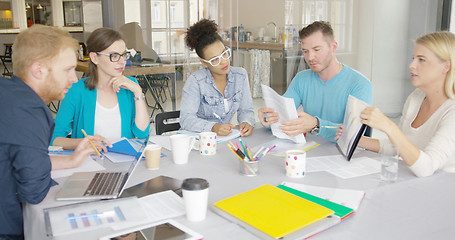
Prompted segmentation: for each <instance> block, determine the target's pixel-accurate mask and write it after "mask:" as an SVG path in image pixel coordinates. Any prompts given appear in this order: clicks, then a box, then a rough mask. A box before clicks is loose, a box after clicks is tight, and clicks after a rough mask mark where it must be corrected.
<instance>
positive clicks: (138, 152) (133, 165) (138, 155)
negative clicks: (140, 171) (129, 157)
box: [119, 134, 150, 196]
mask: <svg viewBox="0 0 455 240" xmlns="http://www.w3.org/2000/svg"><path fill="white" fill-rule="evenodd" d="M149 137H150V134H148V135H147V137H146V138H145V140H144V143H142V145H141V148H140V149H139V151H137V154H136V157H135V158H134V160H133V162H132V163H131V166H130V168H129V169H128V172H127V173H126V176H125V178H126V179H127V180H126V182H125V183H124V184H123V187H122V190H121V191H120V193H119V196H120V195H121V194H122V192H123V189H125V186H126V184H127V183H128V181H129V179H130V177H131V173H133V171H134V169H135V168H136V166H137V165H138V163H139V161H140V160H141V158H142V155H144V149H145V147H146V146H147V143H148V141H149Z"/></svg>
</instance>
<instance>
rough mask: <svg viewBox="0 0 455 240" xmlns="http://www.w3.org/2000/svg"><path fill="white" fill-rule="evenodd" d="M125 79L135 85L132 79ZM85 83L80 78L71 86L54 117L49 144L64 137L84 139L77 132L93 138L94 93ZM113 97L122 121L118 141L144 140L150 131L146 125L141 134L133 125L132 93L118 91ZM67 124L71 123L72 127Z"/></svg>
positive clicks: (134, 124)
mask: <svg viewBox="0 0 455 240" xmlns="http://www.w3.org/2000/svg"><path fill="white" fill-rule="evenodd" d="M128 78H129V79H131V80H132V81H134V82H135V83H137V80H136V79H135V78H132V77H128ZM87 79H88V78H83V79H81V80H79V81H78V82H77V83H74V84H73V85H72V86H71V88H70V89H69V91H68V93H67V94H66V96H65V98H64V99H63V100H62V103H61V105H60V108H59V110H58V113H57V116H56V117H55V130H54V135H53V136H52V141H51V144H52V143H53V142H54V139H55V138H57V137H66V136H68V134H70V133H71V138H84V134H83V133H82V131H81V129H84V130H85V132H87V134H88V135H93V133H94V128H95V126H94V125H95V108H96V94H97V89H96V88H95V89H94V90H89V89H88V88H86V87H85V81H87ZM117 97H118V102H119V109H120V116H121V119H122V124H121V125H122V137H125V138H128V139H131V138H140V139H143V138H145V137H146V136H147V134H148V132H149V130H150V124H149V126H147V129H145V131H142V130H140V129H139V128H138V127H137V126H136V123H135V121H134V119H135V115H136V105H135V101H134V94H133V92H131V91H130V90H127V89H123V88H121V89H120V91H119V92H118V93H117ZM71 122H73V126H72V127H71ZM71 131H72V132H71Z"/></svg>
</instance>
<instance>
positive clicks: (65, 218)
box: [44, 197, 148, 236]
mask: <svg viewBox="0 0 455 240" xmlns="http://www.w3.org/2000/svg"><path fill="white" fill-rule="evenodd" d="M140 205H141V204H140V203H139V200H138V199H137V197H130V198H121V199H115V200H109V201H95V202H85V203H78V204H71V205H66V206H62V207H55V208H47V209H44V216H45V222H46V231H47V234H48V236H58V235H64V234H72V233H76V232H81V231H87V230H94V229H97V228H105V227H112V228H115V227H118V226H120V225H121V226H122V227H123V226H124V225H130V224H131V223H140V222H144V220H145V221H146V220H147V219H148V217H147V215H146V213H145V211H144V210H143V209H142V208H138V207H137V206H140Z"/></svg>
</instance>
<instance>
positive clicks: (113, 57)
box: [96, 52, 131, 62]
mask: <svg viewBox="0 0 455 240" xmlns="http://www.w3.org/2000/svg"><path fill="white" fill-rule="evenodd" d="M96 54H101V55H106V56H109V60H111V62H118V61H120V58H122V57H123V59H125V60H126V59H128V58H130V56H131V53H130V52H125V53H123V54H120V53H103V52H96Z"/></svg>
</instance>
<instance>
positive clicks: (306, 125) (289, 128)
mask: <svg viewBox="0 0 455 240" xmlns="http://www.w3.org/2000/svg"><path fill="white" fill-rule="evenodd" d="M298 115H299V117H298V118H297V119H294V120H290V121H285V122H282V124H283V126H281V127H280V129H281V130H282V131H283V132H284V133H285V134H287V135H289V136H297V135H299V134H301V133H306V132H308V131H310V130H311V129H313V128H314V127H315V126H316V125H317V124H318V119H317V118H315V117H313V116H311V115H309V114H308V113H306V112H298Z"/></svg>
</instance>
